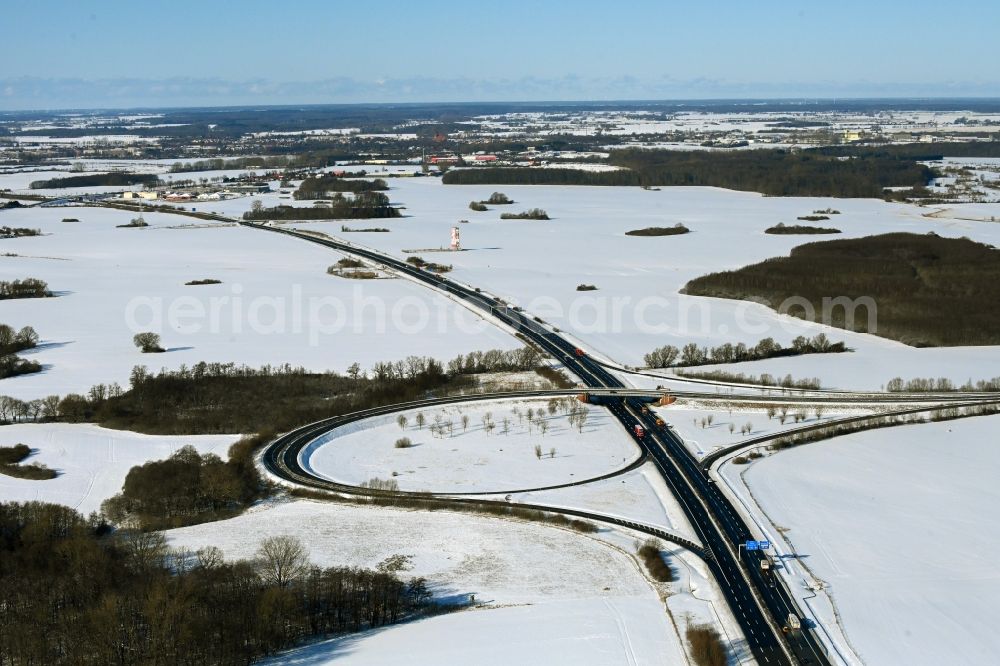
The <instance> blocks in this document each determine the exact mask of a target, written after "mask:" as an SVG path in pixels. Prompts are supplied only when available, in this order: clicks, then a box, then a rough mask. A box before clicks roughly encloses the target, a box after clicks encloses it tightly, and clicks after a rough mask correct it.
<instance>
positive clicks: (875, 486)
mask: <svg viewBox="0 0 1000 666" xmlns="http://www.w3.org/2000/svg"><path fill="white" fill-rule="evenodd" d="M998 429H1000V417H997V416H989V417H977V418H971V419H962V420H958V421H948V422H941V423H931V424H921V425H910V426H902V427H896V428H887V429H881V430H874V431H869V432H865V433H858V434H854V435H849V436H846V437H839V438H836V439H833V440H828V441H825V442H821V443H816V444H809V445H806V446H801V447H797V448H794V449H790V450H787V451H783V452H781V453H780V454H779V455H774V456H769V457H766V458H764V459H762V460H760V461H758V462H755V463H752V464H751V465H750V466H749V467H739V466H733V465H725V466H723V468H722V470H723V474H724V476H725V478H726V479H727V481H728V482H729V483H730V485H732V486H733V487H734V488H735V489H736V492H737V493H738V494H739V495H740V496H741V497H742V498H743V500H744V502H746V504H747V506H753V503H754V501H756V503H757V504H758V505H759V507H760V508H761V509H763V512H764V513H766V515H767V518H768V520H767V521H765V522H764V523H763V524H762V525H761V527H762V529H763V530H764V533H765V534H767V535H768V536H770V537H771V538H772V539H773V540H774V541H775V543H776V544H777V545H778V548H779V550H778V553H779V554H782V555H786V556H789V557H790V555H791V554H793V553H794V554H795V555H796V556H797V559H796V558H790V559H785V560H784V561H785V566H786V567H787V568H788V571H789V576H790V579H791V580H792V581H793V583H792V585H793V586H794V587H796V588H799V589H801V585H802V583H803V581H809V580H813V579H815V580H818V581H821V583H820V584H821V585H822V586H823V587H825V592H826V593H827V594H829V595H830V596H831V597H832V599H833V602H834V603H835V605H836V608H837V611H839V618H840V622H841V624H842V626H843V630H844V632H845V633H846V636H847V639H848V640H849V642H850V645H851V647H852V648H853V650H854V651H855V652H856V653H857V655H858V656H859V657H860V658H861V660H863V662H864V663H865V664H870V665H875V664H903V663H905V664H939V663H943V662H947V663H960V664H970V665H971V664H984V665H985V664H992V663H995V662H996V653H997V651H998V650H1000V639H998V636H997V634H996V632H995V631H994V630H993V628H994V627H995V626H996V624H997V623H998V622H1000V611H998V610H997V605H996V603H995V599H996V598H997V596H998V595H1000V578H998V576H997V567H996V563H995V558H994V553H996V551H997V549H998V548H1000V537H998V536H997V535H998V534H1000V514H998V512H997V510H996V509H997V507H998V506H1000V489H998V487H997V484H996V470H997V466H998V464H1000V458H998V449H997V447H996V444H997V442H996V433H997V432H998ZM741 474H742V477H741ZM744 484H745V485H744ZM747 487H748V488H749V491H748V490H747ZM750 493H752V496H751V495H750ZM821 595H822V593H821ZM809 605H810V606H813V605H815V606H816V607H817V608H820V609H822V608H823V603H822V598H819V599H816V600H814V601H811V602H809Z"/></svg>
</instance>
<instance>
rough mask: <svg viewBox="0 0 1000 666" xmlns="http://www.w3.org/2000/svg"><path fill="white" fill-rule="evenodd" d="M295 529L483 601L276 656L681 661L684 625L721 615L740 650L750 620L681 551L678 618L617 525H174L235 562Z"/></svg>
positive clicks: (335, 521)
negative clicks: (594, 529) (397, 558)
mask: <svg viewBox="0 0 1000 666" xmlns="http://www.w3.org/2000/svg"><path fill="white" fill-rule="evenodd" d="M283 534H288V535H293V536H296V537H298V538H299V539H300V540H302V542H303V543H304V544H305V545H306V547H307V548H308V549H309V551H310V556H311V559H312V561H313V562H314V563H315V564H318V565H321V566H330V565H347V566H364V567H373V566H375V565H376V564H378V563H379V562H381V561H383V560H385V559H386V558H388V557H390V556H392V555H397V554H399V555H408V556H410V562H411V564H412V568H410V569H408V570H407V571H405V572H403V574H402V575H403V576H405V577H408V576H424V577H426V578H427V579H428V583H429V584H430V586H431V589H432V590H434V592H435V595H436V596H438V598H440V599H444V600H451V601H452V602H453V603H457V602H468V601H469V600H470V597H469V595H471V594H474V595H475V600H474V603H475V604H476V606H475V607H474V608H473V609H471V610H465V611H461V612H459V613H457V614H450V615H444V616H440V617H437V618H432V619H428V620H421V621H418V622H415V623H412V624H403V625H399V626H395V627H389V628H385V629H382V630H378V631H375V632H371V633H367V634H361V635H360V636H351V637H347V638H344V639H334V640H331V641H325V642H321V643H317V644H315V645H311V646H306V647H303V648H300V649H298V650H293V651H292V652H291V653H288V654H285V655H280V656H279V657H276V658H274V659H273V660H271V661H270V662H267V663H270V664H326V663H337V660H338V659H344V658H346V657H348V656H349V657H350V663H359V664H379V663H385V659H386V655H388V654H393V653H395V651H397V650H399V649H402V648H401V647H400V646H402V645H405V646H406V648H405V649H406V654H407V659H408V660H409V661H410V662H411V663H414V664H428V665H430V664H440V663H451V662H453V661H457V660H462V661H475V662H476V663H486V664H509V663H562V662H563V661H564V660H565V659H566V658H567V657H569V656H573V657H575V661H574V663H579V664H582V665H584V666H603V665H605V664H617V663H630V664H637V665H638V664H661V663H667V664H681V663H686V658H685V656H684V648H683V642H682V640H681V639H680V637H679V634H678V632H679V631H680V632H683V629H684V627H685V626H686V624H687V623H688V622H692V623H699V622H713V623H716V624H717V626H719V628H720V631H722V632H724V633H726V634H728V635H730V636H732V637H733V639H734V640H735V641H736V645H737V649H738V650H739V649H740V648H739V639H738V638H737V637H738V636H739V630H738V629H737V628H735V626H734V620H733V619H732V616H731V615H730V614H729V612H728V609H727V607H726V605H725V603H724V602H722V601H721V598H720V596H719V592H718V590H717V588H715V586H714V583H713V582H712V581H711V580H710V579H708V578H706V573H705V571H704V567H703V565H701V564H700V563H698V562H697V561H693V562H692V561H689V559H693V558H690V556H684V555H682V554H681V553H680V552H679V551H678V553H677V556H675V557H673V558H671V564H672V567H673V568H674V569H675V572H676V573H677V576H678V580H677V581H675V582H674V583H670V584H669V592H670V595H669V599H668V604H669V606H670V609H671V615H667V614H666V613H665V612H664V604H663V601H662V600H661V594H664V593H665V592H667V591H668V588H666V587H664V586H663V585H662V584H661V585H657V584H653V583H650V582H649V581H648V580H647V579H646V577H645V575H644V573H643V570H642V568H641V565H640V564H639V563H638V562H637V561H636V560H635V559H634V557H633V556H632V555H631V553H634V544H633V537H632V536H630V535H628V534H622V533H618V532H615V531H607V530H602V532H600V533H598V534H597V535H593V536H587V535H581V534H580V533H577V532H571V531H568V530H564V529H561V528H555V527H551V526H546V525H538V524H535V523H523V522H519V521H510V520H498V519H496V518H483V517H477V516H469V515H465V514H453V513H449V512H446V511H440V512H420V511H408V510H403V509H392V508H373V507H355V506H350V505H335V504H328V503H318V502H311V501H301V500H300V501H294V502H285V503H277V504H271V505H265V506H262V507H260V508H259V509H257V510H254V511H251V512H249V513H247V514H244V515H243V516H239V517H236V518H233V519H230V520H226V521H220V522H216V523H209V524H205V525H195V526H192V527H185V528H181V529H176V530H170V531H169V532H167V535H168V538H169V541H170V544H171V545H172V546H174V547H181V548H187V549H197V548H200V547H202V546H207V545H215V546H217V547H219V548H221V549H222V551H223V552H224V553H225V556H226V557H227V558H246V557H252V556H253V555H254V552H255V550H256V548H257V545H258V544H259V542H260V541H261V540H263V539H265V538H267V537H269V536H277V535H283ZM248 537H249V538H248ZM671 618H672V619H671ZM524 623H528V624H529V625H531V626H524ZM543 629H544V630H543ZM740 654H741V656H742V657H743V659H744V663H748V662H746V661H745V660H746V655H745V654H742V652H740Z"/></svg>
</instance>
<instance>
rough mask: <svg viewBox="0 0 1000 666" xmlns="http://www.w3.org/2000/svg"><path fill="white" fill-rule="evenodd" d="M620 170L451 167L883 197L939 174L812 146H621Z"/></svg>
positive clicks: (481, 180)
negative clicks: (844, 156)
mask: <svg viewBox="0 0 1000 666" xmlns="http://www.w3.org/2000/svg"><path fill="white" fill-rule="evenodd" d="M609 161H610V163H611V164H612V165H615V166H620V167H623V168H622V169H618V170H615V171H584V170H581V169H560V168H544V169H539V168H530V167H488V168H475V169H451V170H449V171H448V173H446V174H445V175H444V177H443V182H444V183H445V184H459V185H486V184H490V185H507V184H510V185H642V186H646V187H656V186H671V185H686V186H710V187H724V188H727V189H731V190H743V191H749V192H761V193H763V194H767V195H771V196H835V197H882V196H883V190H884V189H885V188H887V187H909V188H912V187H923V186H924V185H926V184H927V183H928V182H930V180H931V178H932V177H933V175H934V172H933V171H932V170H931V169H930V168H929V167H927V166H925V165H923V164H918V163H917V162H916V161H915V160H914V159H912V158H910V157H907V156H902V155H900V156H897V155H891V154H882V153H877V154H859V155H857V156H853V157H851V158H850V159H841V158H840V157H839V156H835V155H825V154H822V153H812V152H808V151H802V152H795V153H793V152H789V151H786V150H741V151H733V152H722V151H672V150H637V149H633V150H615V151H612V152H611V156H610V159H609Z"/></svg>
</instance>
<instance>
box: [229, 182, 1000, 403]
mask: <svg viewBox="0 0 1000 666" xmlns="http://www.w3.org/2000/svg"><path fill="white" fill-rule="evenodd" d="M390 186H391V188H392V189H391V190H390V192H389V196H390V198H391V200H392V201H393V202H398V203H401V204H404V205H405V206H406V211H405V213H406V217H404V218H401V219H396V220H380V221H379V225H380V226H386V227H388V228H391V229H392V233H388V234H346V235H344V236H343V237H344V238H345V239H347V240H350V241H352V242H356V243H361V244H366V245H368V246H371V247H374V248H376V249H380V250H384V251H388V252H390V253H392V254H395V255H397V256H406V255H405V254H404V253H403V251H404V250H413V249H420V248H429V247H444V246H447V244H448V239H449V233H450V230H451V227H453V226H457V227H458V228H459V230H460V232H461V236H462V247H463V248H464V249H465V250H466V251H463V252H457V253H447V254H444V255H427V257H431V256H433V257H434V258H435V260H440V257H442V256H443V257H445V261H446V262H447V263H449V264H453V265H454V271H453V272H452V273H451V274H450V276H451V277H453V278H454V279H456V280H459V281H462V282H465V283H467V284H470V285H475V286H478V287H482V288H483V289H484V290H487V291H490V292H491V293H495V294H497V295H500V296H502V297H503V298H505V299H508V300H510V301H511V302H513V303H517V304H520V305H522V306H524V307H525V309H526V310H528V311H529V312H531V313H532V314H535V315H538V316H540V317H541V318H543V319H544V320H545V321H547V322H550V323H552V324H553V325H555V326H558V327H559V328H561V329H562V330H564V331H566V332H568V333H571V334H573V335H574V336H575V337H576V338H578V339H579V340H581V341H582V343H583V344H584V346H586V347H587V348H588V349H590V350H591V351H593V352H595V353H600V354H602V355H604V356H606V357H609V358H612V359H614V360H616V361H618V362H620V363H626V364H629V365H640V364H642V357H643V354H644V353H646V352H647V351H650V350H651V349H653V348H655V347H658V346H661V345H664V344H673V345H675V346H678V347H680V346H683V345H684V344H686V343H688V342H696V343H698V344H699V345H709V346H711V345H717V344H721V343H723V342H734V343H735V342H746V343H748V344H755V343H756V342H757V341H759V340H760V339H761V338H763V337H767V336H771V337H774V338H775V339H776V340H777V341H778V342H780V343H782V344H784V345H788V344H789V343H790V342H791V340H792V338H794V337H795V336H797V335H807V336H813V335H815V334H816V333H819V332H825V333H826V334H827V335H828V336H829V337H830V338H831V339H832V340H835V341H836V340H843V341H845V342H846V343H847V345H848V347H850V348H852V349H854V350H855V351H854V352H852V353H846V354H811V355H806V356H800V357H785V358H777V359H770V360H766V361H758V362H753V363H744V364H734V365H727V366H726V367H725V368H726V369H727V370H732V371H738V372H750V373H754V374H760V373H762V372H769V373H771V374H773V375H781V376H783V375H785V374H789V373H790V374H792V375H793V376H794V377H812V376H818V377H819V378H820V379H821V380H822V382H823V384H824V386H826V387H831V388H851V389H869V390H877V389H879V388H880V387H881V386H882V385H883V384H885V382H887V381H888V380H889V379H891V378H892V377H894V376H897V375H902V376H904V377H912V376H928V375H932V376H946V377H950V378H951V379H952V380H953V381H956V382H959V383H962V382H964V381H965V380H967V379H969V378H970V377H971V378H972V379H974V380H975V379H981V378H985V377H984V375H989V374H990V372H989V371H988V368H989V367H990V365H991V364H992V365H1000V347H953V348H931V349H916V348H912V347H908V346H906V345H904V344H902V343H899V342H895V341H892V340H887V339H883V338H878V337H876V336H872V335H867V334H859V333H850V332H846V331H842V330H840V329H834V328H830V327H825V326H823V325H821V324H815V323H811V322H805V321H802V320H800V319H797V318H794V317H788V316H783V315H778V314H777V313H775V312H774V311H772V310H771V309H770V308H766V307H764V306H762V305H757V304H753V303H748V302H741V301H733V300H726V299H714V298H704V297H694V296H685V295H681V294H678V290H679V289H681V288H682V287H683V286H684V284H686V283H687V281H688V280H690V279H692V278H695V277H698V276H700V275H704V274H706V273H709V272H712V271H718V270H726V269H733V268H738V267H741V266H744V265H747V264H750V263H754V262H758V261H761V260H763V259H766V258H769V257H775V256H783V255H787V254H788V252H789V250H791V248H793V247H795V246H797V245H801V244H804V243H807V242H811V241H815V240H816V239H815V237H806V236H782V235H769V234H765V233H764V229H766V228H767V227H770V226H772V225H774V224H776V223H778V222H784V223H786V224H792V223H795V221H796V218H797V217H798V216H801V215H808V214H811V213H812V212H813V211H816V210H820V209H826V208H834V209H837V210H839V211H841V213H840V214H839V215H832V216H831V220H830V221H829V223H828V224H830V225H832V226H835V227H837V228H839V229H841V230H842V231H843V232H844V233H842V234H839V235H837V236H836V238H847V237H861V236H866V235H870V234H877V233H887V232H894V231H908V232H913V233H927V232H930V231H933V232H935V233H938V234H940V235H942V236H949V237H959V236H968V237H970V238H972V239H973V240H977V241H981V242H986V243H989V244H991V245H1000V225H997V224H992V223H985V222H977V221H973V220H966V219H959V218H961V217H965V216H966V214H965V213H962V207H961V206H954V207H949V211H947V212H945V213H944V214H942V215H941V216H939V217H927V215H928V214H929V213H931V212H933V210H928V209H926V208H920V207H918V206H914V205H910V204H899V203H886V202H883V201H880V200H873V199H833V198H823V197H787V198H786V197H763V196H760V195H758V194H754V193H750V192H734V191H730V190H722V189H717V188H703V187H702V188H694V187H664V188H661V190H660V191H646V190H642V189H640V188H616V187H558V186H464V185H463V186H459V185H442V184H441V182H440V180H439V179H436V178H397V179H392V180H391V181H390ZM493 191H502V192H504V193H506V194H507V195H509V196H510V197H511V198H512V199H514V200H515V201H516V203H515V204H512V205H506V206H492V207H490V210H489V211H487V212H474V211H471V210H469V209H468V204H469V201H473V200H475V201H479V200H483V199H486V198H488V197H489V195H490V193H491V192H493ZM226 203H230V204H234V203H235V202H226ZM243 205H245V202H243ZM535 207H538V208H542V209H544V210H546V211H547V212H548V214H549V215H550V216H551V217H552V218H553V219H551V220H548V221H527V220H504V221H501V220H500V219H499V216H500V214H501V213H504V212H517V211H521V210H526V209H529V208H535ZM951 211H956V212H954V213H952V212H951ZM991 215H996V216H1000V204H977V205H976V208H975V217H977V218H983V217H989V216H991ZM460 220H467V221H468V223H467V224H461V223H459V221H460ZM675 223H683V224H684V225H686V226H687V227H688V228H690V229H691V230H692V231H691V233H689V234H685V235H680V236H667V237H652V238H650V237H631V236H626V235H625V232H626V231H629V230H631V229H639V228H643V227H649V226H672V225H674V224H675ZM340 224H341V223H340V222H335V223H332V224H331V223H310V224H305V223H303V224H301V225H297V226H301V227H302V228H311V229H316V230H320V231H325V232H327V233H331V234H333V235H339V233H338V232H339V228H340ZM349 224H351V223H349ZM354 226H357V225H354ZM427 257H425V258H427ZM583 283H586V284H593V285H596V286H597V287H598V291H592V292H577V291H576V286H577V285H579V284H583ZM616 313H618V314H617V315H616ZM858 314H859V316H862V317H863V316H865V311H864V310H863V309H862V310H860V311H859V313H858ZM706 369H711V368H706ZM993 374H996V373H993ZM991 376H992V375H991Z"/></svg>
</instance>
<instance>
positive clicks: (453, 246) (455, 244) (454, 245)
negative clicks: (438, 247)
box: [451, 227, 462, 252]
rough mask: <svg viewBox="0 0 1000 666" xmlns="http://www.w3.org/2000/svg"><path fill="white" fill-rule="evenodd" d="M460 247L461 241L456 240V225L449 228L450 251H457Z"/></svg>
mask: <svg viewBox="0 0 1000 666" xmlns="http://www.w3.org/2000/svg"><path fill="white" fill-rule="evenodd" d="M461 249H462V246H461V243H459V240H458V227H452V228H451V250H452V252H457V251H459V250H461Z"/></svg>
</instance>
